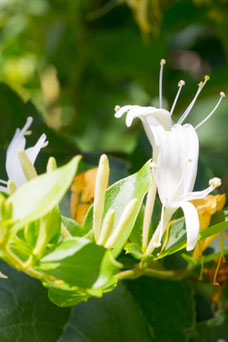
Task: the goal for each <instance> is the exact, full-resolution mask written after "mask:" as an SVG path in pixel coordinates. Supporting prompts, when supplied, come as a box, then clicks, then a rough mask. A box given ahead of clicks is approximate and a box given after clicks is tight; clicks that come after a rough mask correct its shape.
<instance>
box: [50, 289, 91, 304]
mask: <svg viewBox="0 0 228 342" xmlns="http://www.w3.org/2000/svg"><path fill="white" fill-rule="evenodd" d="M48 289H49V290H48V297H49V299H50V300H51V301H52V302H53V303H54V304H56V305H58V306H61V307H68V306H74V305H78V304H79V303H81V302H86V301H87V300H88V299H89V297H90V295H88V294H87V293H84V295H83V294H82V293H78V292H77V291H67V290H66V291H65V290H63V289H58V288H49V287H48Z"/></svg>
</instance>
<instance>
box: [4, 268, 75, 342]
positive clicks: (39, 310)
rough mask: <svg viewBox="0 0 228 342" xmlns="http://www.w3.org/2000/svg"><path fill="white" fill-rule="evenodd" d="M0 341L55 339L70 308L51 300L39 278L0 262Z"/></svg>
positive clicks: (54, 341)
mask: <svg viewBox="0 0 228 342" xmlns="http://www.w3.org/2000/svg"><path fill="white" fill-rule="evenodd" d="M0 269H1V271H2V272H3V273H4V274H6V275H7V276H8V279H0V301H1V310H0V341H1V342H16V341H18V342H31V341H33V342H41V341H42V342H43V341H48V342H57V341H58V339H59V338H60V336H61V335H62V334H63V331H64V328H65V326H66V324H67V322H68V320H69V318H70V313H71V311H70V310H69V309H62V308H58V307H57V306H55V305H54V304H52V303H51V302H50V300H49V299H48V297H47V291H46V289H45V288H44V287H43V286H42V285H41V283H40V282H39V281H38V280H35V279H33V278H30V277H28V276H26V275H25V274H23V273H22V272H17V271H15V270H13V269H11V268H10V267H9V266H7V265H6V264H5V263H3V262H0Z"/></svg>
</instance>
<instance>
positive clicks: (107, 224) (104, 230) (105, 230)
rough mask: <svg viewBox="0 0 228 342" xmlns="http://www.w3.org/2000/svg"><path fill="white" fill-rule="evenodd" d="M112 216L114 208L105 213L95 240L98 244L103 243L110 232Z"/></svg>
mask: <svg viewBox="0 0 228 342" xmlns="http://www.w3.org/2000/svg"><path fill="white" fill-rule="evenodd" d="M114 218H115V210H114V209H110V210H109V211H108V212H107V214H106V215H105V218H104V222H103V224H102V227H101V234H100V236H99V239H98V241H97V244H98V245H104V244H105V242H106V241H107V240H108V238H109V236H110V234H111V231H112V228H113V223H114Z"/></svg>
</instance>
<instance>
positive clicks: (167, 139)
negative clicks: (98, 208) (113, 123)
mask: <svg viewBox="0 0 228 342" xmlns="http://www.w3.org/2000/svg"><path fill="white" fill-rule="evenodd" d="M153 134H154V139H155V143H156V145H157V146H158V147H159V154H158V161H157V165H156V167H152V169H153V175H154V179H155V182H156V184H157V187H158V194H159V198H160V200H161V202H162V214H161V221H160V224H159V225H158V227H157V229H156V231H155V233H154V235H153V236H152V239H151V241H150V243H149V245H148V247H147V250H146V254H150V253H151V252H152V251H153V249H154V248H156V247H159V246H160V245H161V238H162V235H163V233H164V232H165V230H166V229H167V226H168V224H169V221H170V220H171V217H172V215H173V214H174V212H175V211H176V210H177V209H178V208H180V207H181V208H182V210H183V212H184V217H185V223H186V231H187V250H188V251H190V250H192V249H193V248H194V247H195V245H196V243H197V239H198V233H199V218H198V213H197V210H196V208H195V206H194V205H193V204H192V203H191V202H190V201H191V200H193V199H199V198H203V197H205V196H207V195H208V194H209V193H210V192H212V191H213V190H214V189H215V188H216V187H218V186H220V185H221V180H220V179H219V178H214V179H213V180H211V181H210V183H209V185H210V186H209V187H208V188H207V189H205V190H203V191H195V192H193V188H194V184H195V179H196V173H197V165H198V156H199V140H198V136H197V134H196V131H195V129H194V128H193V127H192V126H191V125H190V124H185V125H183V126H182V125H180V124H176V125H173V127H172V128H171V131H169V132H168V131H165V130H164V128H163V127H162V126H159V127H156V128H153Z"/></svg>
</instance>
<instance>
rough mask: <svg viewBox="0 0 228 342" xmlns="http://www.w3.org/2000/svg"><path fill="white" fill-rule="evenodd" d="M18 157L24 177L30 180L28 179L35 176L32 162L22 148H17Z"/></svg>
mask: <svg viewBox="0 0 228 342" xmlns="http://www.w3.org/2000/svg"><path fill="white" fill-rule="evenodd" d="M18 157H19V160H20V163H21V167H22V170H23V173H24V175H25V178H26V179H27V180H30V179H33V178H35V177H37V173H36V170H35V168H34V166H33V164H32V162H31V161H30V159H29V157H28V156H27V154H26V153H25V151H24V150H22V148H19V149H18Z"/></svg>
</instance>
